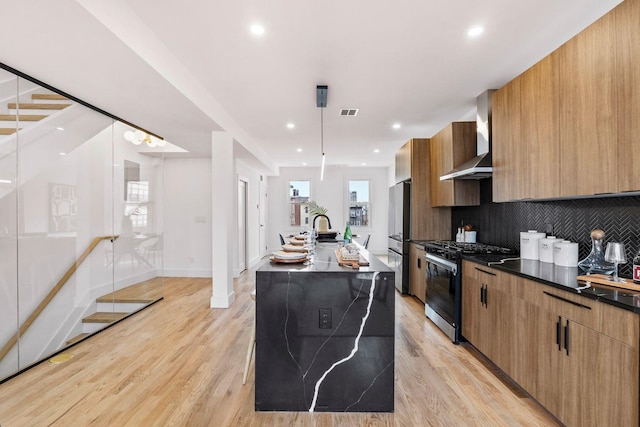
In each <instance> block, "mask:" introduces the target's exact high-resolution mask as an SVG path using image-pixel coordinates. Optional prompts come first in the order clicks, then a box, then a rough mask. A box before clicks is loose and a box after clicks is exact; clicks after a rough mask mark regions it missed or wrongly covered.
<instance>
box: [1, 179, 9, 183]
mask: <svg viewBox="0 0 640 427" xmlns="http://www.w3.org/2000/svg"><path fill="white" fill-rule="evenodd" d="M0 184H11V180H9V179H0Z"/></svg>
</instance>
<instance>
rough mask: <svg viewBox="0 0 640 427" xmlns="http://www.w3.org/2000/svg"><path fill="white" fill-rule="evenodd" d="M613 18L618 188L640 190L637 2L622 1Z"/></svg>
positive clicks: (639, 6)
mask: <svg viewBox="0 0 640 427" xmlns="http://www.w3.org/2000/svg"><path fill="white" fill-rule="evenodd" d="M613 14H614V16H615V19H616V29H617V30H616V64H615V71H616V77H615V78H614V79H613V81H614V83H615V90H616V94H617V100H618V101H617V110H616V115H617V117H618V166H619V170H618V183H619V189H620V191H637V190H640V168H639V167H638V165H639V164H640V150H638V141H640V120H638V117H640V31H638V22H640V2H637V1H625V2H622V4H620V5H619V6H618V7H617V8H616V9H614V11H613Z"/></svg>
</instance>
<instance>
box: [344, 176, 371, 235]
mask: <svg viewBox="0 0 640 427" xmlns="http://www.w3.org/2000/svg"><path fill="white" fill-rule="evenodd" d="M370 221H371V202H370V199H369V181H366V180H360V181H356V180H349V225H351V226H356V227H369V226H370V225H371V222H370Z"/></svg>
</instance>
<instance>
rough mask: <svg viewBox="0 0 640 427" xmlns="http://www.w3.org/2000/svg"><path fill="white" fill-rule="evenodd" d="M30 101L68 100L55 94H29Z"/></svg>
mask: <svg viewBox="0 0 640 427" xmlns="http://www.w3.org/2000/svg"><path fill="white" fill-rule="evenodd" d="M31 99H48V100H56V101H58V100H60V101H66V100H68V99H69V98H67V97H66V96H64V95H59V94H57V93H33V94H31Z"/></svg>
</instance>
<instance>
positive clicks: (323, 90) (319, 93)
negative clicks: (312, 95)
mask: <svg viewBox="0 0 640 427" xmlns="http://www.w3.org/2000/svg"><path fill="white" fill-rule="evenodd" d="M328 89H329V88H328V87H327V86H321V85H318V86H316V106H317V107H318V108H320V153H321V154H322V162H321V164H320V181H322V180H323V179H324V164H325V155H324V108H325V107H326V106H327V92H328Z"/></svg>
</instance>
